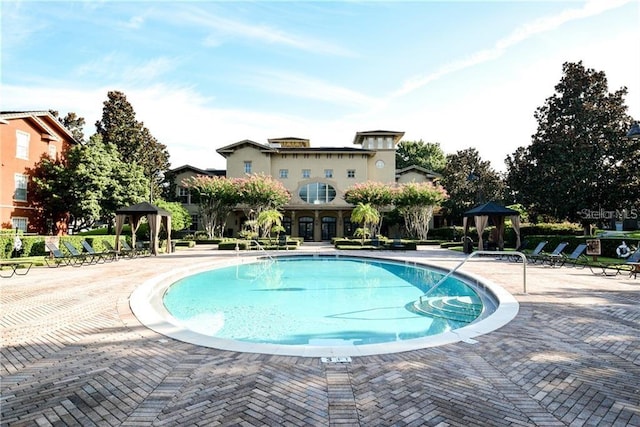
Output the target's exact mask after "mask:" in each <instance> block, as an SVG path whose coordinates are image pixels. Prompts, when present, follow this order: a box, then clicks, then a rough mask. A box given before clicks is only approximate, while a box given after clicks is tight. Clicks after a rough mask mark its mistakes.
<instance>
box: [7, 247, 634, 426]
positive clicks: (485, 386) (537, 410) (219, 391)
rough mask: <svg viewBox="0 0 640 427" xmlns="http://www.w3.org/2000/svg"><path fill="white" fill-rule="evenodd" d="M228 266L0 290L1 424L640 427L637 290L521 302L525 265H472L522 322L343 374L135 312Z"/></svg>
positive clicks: (131, 263) (564, 282)
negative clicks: (210, 340) (158, 294)
mask: <svg viewBox="0 0 640 427" xmlns="http://www.w3.org/2000/svg"><path fill="white" fill-rule="evenodd" d="M303 248H304V250H306V251H309V250H311V251H325V250H327V248H323V247H318V246H314V245H305V246H304V247H303ZM388 254H389V255H390V256H393V257H401V258H405V259H406V258H411V259H414V258H415V259H416V260H417V259H421V260H428V262H430V263H432V264H435V265H439V266H443V267H449V268H450V267H453V266H455V265H456V264H457V263H458V262H459V260H460V256H459V255H456V254H453V253H451V252H448V251H443V250H440V249H436V248H427V247H425V248H421V250H419V251H416V252H389V253H388ZM228 256H235V254H229V253H225V252H221V251H217V250H213V249H212V248H211V247H206V248H197V249H191V250H185V251H179V252H177V253H175V254H171V255H162V256H158V257H151V258H141V259H134V260H121V261H119V262H117V263H110V264H103V265H95V266H88V267H82V268H73V267H64V268H59V269H48V268H34V269H32V271H31V272H30V273H29V275H27V276H24V277H17V276H14V277H13V278H11V279H2V280H1V281H0V291H1V302H2V307H1V317H0V327H1V328H2V329H1V330H2V370H1V372H0V373H1V376H2V378H1V380H2V384H1V387H2V400H1V402H0V403H1V422H0V424H1V425H3V426H9V425H10V426H20V425H43V426H44V425H81V426H91V425H99V426H109V425H125V426H127V425H129V426H143V425H144V426H146V425H150V426H151V425H153V426H174V425H181V426H184V425H202V426H215V425H226V426H231V425H244V426H474V425H475V426H486V425H491V426H501V425H519V426H520V425H527V426H535V425H540V426H563V425H572V426H581V425H590V426H601V425H607V426H610V425H616V426H640V332H639V331H640V280H633V279H629V278H627V277H626V276H618V277H609V278H605V277H596V276H593V275H592V274H591V272H590V271H589V270H586V271H585V270H576V269H569V268H555V269H553V268H549V267H540V266H531V267H530V268H528V273H529V274H528V293H527V294H523V293H522V265H521V264H515V263H508V262H503V261H496V260H494V259H492V258H482V259H480V260H474V261H470V262H469V263H467V264H466V265H465V266H464V267H463V271H465V272H468V273H473V274H478V275H481V276H484V277H487V278H489V279H490V280H492V281H494V282H495V283H498V284H500V285H502V286H503V287H505V288H506V289H508V290H509V291H511V292H512V293H513V294H514V295H515V296H516V298H517V299H518V301H519V302H520V312H519V314H518V316H517V317H516V319H515V320H513V321H512V322H511V323H509V324H508V325H507V326H505V327H503V328H502V329H500V330H498V331H495V332H493V333H490V334H487V335H484V336H481V337H478V338H477V340H476V341H477V342H473V343H472V342H469V343H465V342H461V343H457V344H452V345H447V346H444V347H438V348H430V349H424V350H416V351H411V352H407V353H397V354H387V355H381V356H366V357H356V358H353V359H352V361H351V362H350V363H329V364H327V363H322V361H321V360H320V358H302V357H292V356H271V355H262V354H243V353H235V352H228V351H221V350H215V349H209V348H202V347H198V346H194V345H191V344H185V343H182V342H178V341H174V340H172V339H167V338H165V337H163V336H161V335H158V334H157V333H155V332H153V331H150V330H149V329H147V328H145V327H143V326H141V325H140V324H139V323H138V321H137V319H136V318H135V317H134V316H133V315H132V313H131V311H130V309H129V306H128V296H129V295H130V293H131V292H132V290H133V289H134V288H135V287H136V285H137V284H139V283H141V282H143V281H144V280H146V279H148V278H150V277H153V276H154V275H156V274H158V273H160V272H164V271H169V270H170V269H175V268H178V267H181V266H185V265H188V264H189V263H194V262H197V263H200V262H208V261H211V260H215V259H220V258H222V257H228Z"/></svg>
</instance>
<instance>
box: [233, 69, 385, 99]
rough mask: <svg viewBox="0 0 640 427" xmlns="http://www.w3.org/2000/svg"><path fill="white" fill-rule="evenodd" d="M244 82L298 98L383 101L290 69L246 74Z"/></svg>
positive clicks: (242, 82)
mask: <svg viewBox="0 0 640 427" xmlns="http://www.w3.org/2000/svg"><path fill="white" fill-rule="evenodd" d="M239 83H241V84H245V85H249V86H251V87H255V88H258V89H260V90H264V91H268V92H273V93H277V94H281V95H288V96H292V97H296V98H304V99H314V100H319V101H324V102H328V103H332V104H338V105H345V106H360V107H367V108H371V107H375V106H379V104H380V102H381V101H380V100H379V99H377V98H373V97H371V96H367V95H365V94H362V93H359V92H357V91H354V90H351V89H349V88H345V87H342V86H338V85H334V84H332V83H329V82H327V81H324V80H320V79H317V78H314V77H309V76H304V75H301V74H295V73H291V72H286V71H276V70H263V71H258V72H254V73H253V74H251V75H249V76H244V75H243V78H242V81H241V82H239Z"/></svg>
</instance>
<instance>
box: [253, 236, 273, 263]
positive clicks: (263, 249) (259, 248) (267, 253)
mask: <svg viewBox="0 0 640 427" xmlns="http://www.w3.org/2000/svg"><path fill="white" fill-rule="evenodd" d="M252 241H253V242H255V244H256V246H257V247H258V250H259V251H262V252H264V254H265V255H266V256H267V258H269V259H270V260H271V261H274V262H275V259H273V257H272V256H271V255H269V252H267V251H266V249H265V248H263V247H262V245H261V244H260V242H258V241H257V240H256V239H253V240H252Z"/></svg>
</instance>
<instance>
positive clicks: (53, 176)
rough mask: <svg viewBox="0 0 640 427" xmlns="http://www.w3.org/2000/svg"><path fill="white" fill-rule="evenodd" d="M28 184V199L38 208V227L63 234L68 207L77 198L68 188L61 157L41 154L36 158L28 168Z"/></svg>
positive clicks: (68, 176) (66, 221) (67, 221)
mask: <svg viewBox="0 0 640 427" xmlns="http://www.w3.org/2000/svg"><path fill="white" fill-rule="evenodd" d="M29 175H30V177H31V184H32V185H31V186H30V189H29V192H30V198H31V199H32V201H33V204H34V206H35V208H36V209H37V210H38V211H39V215H38V218H39V220H40V223H39V224H34V225H35V226H36V228H38V229H40V230H46V231H45V232H47V233H48V232H52V233H54V234H66V232H67V228H68V226H69V208H70V207H71V206H74V205H75V203H76V201H77V198H76V197H75V195H74V193H73V192H72V191H69V183H70V182H72V181H71V173H70V171H69V169H68V168H67V166H66V164H65V163H64V161H63V160H62V157H59V158H58V159H51V158H50V157H49V156H48V155H47V154H43V156H42V158H41V159H40V161H39V162H38V163H37V164H36V165H35V166H34V167H33V169H31V170H30V171H29Z"/></svg>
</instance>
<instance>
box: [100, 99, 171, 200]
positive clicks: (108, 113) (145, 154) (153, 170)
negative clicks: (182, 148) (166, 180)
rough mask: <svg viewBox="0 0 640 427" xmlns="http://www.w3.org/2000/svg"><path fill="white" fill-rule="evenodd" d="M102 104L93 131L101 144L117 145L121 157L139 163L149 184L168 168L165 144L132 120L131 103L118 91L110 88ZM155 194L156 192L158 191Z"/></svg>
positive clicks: (133, 113)
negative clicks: (100, 115) (98, 135)
mask: <svg viewBox="0 0 640 427" xmlns="http://www.w3.org/2000/svg"><path fill="white" fill-rule="evenodd" d="M107 98H108V99H107V100H106V101H105V102H104V104H103V105H104V106H103V108H102V119H101V120H98V121H97V122H96V131H97V133H99V134H100V135H101V136H102V139H103V141H104V143H105V144H113V145H115V146H116V147H117V149H118V151H119V152H120V155H121V157H122V160H123V161H124V162H126V163H136V164H138V165H140V166H142V168H143V170H144V174H145V176H146V177H147V179H149V180H150V181H151V185H153V180H154V177H155V176H156V174H157V173H158V172H164V171H166V170H167V169H168V168H169V153H168V151H167V147H166V146H165V145H163V144H160V143H159V142H158V141H157V140H156V138H154V137H153V135H151V132H150V131H149V129H147V128H146V127H145V126H144V124H143V123H142V122H138V121H137V120H136V114H135V111H134V110H133V106H132V105H131V104H130V103H129V101H127V98H126V96H125V95H124V93H122V92H118V91H110V92H109V93H108V94H107ZM158 194H159V193H158Z"/></svg>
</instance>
